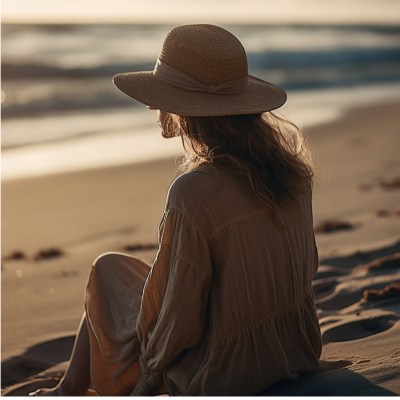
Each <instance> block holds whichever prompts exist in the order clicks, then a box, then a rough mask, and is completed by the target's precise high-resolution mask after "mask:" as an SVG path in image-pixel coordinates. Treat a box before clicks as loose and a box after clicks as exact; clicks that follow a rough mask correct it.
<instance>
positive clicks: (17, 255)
mask: <svg viewBox="0 0 400 400" xmlns="http://www.w3.org/2000/svg"><path fill="white" fill-rule="evenodd" d="M25 259H26V255H25V253H24V252H23V251H21V250H16V251H13V252H12V253H10V254H9V255H8V256H5V257H3V260H25Z"/></svg>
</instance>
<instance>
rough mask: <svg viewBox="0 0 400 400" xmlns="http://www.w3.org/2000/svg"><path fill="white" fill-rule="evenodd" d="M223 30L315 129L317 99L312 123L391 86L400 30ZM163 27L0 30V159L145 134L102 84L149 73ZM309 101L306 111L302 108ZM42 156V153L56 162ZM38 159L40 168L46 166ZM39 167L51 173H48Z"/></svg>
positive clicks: (128, 105)
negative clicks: (343, 101)
mask: <svg viewBox="0 0 400 400" xmlns="http://www.w3.org/2000/svg"><path fill="white" fill-rule="evenodd" d="M224 27H225V28H226V29H228V30H229V31H231V32H232V33H234V34H235V35H236V36H237V37H238V38H239V39H240V40H241V42H242V43H243V45H244V47H245V48H246V51H247V55H248V62H249V70H250V73H251V74H253V75H255V76H258V77H260V78H262V79H265V80H267V81H270V82H273V83H275V84H277V85H280V86H282V87H283V88H284V89H285V90H287V91H288V92H289V94H290V99H293V102H294V104H295V105H297V106H298V107H297V108H299V107H300V106H302V105H303V108H304V109H305V110H306V107H308V112H309V114H311V113H310V107H314V111H313V114H314V116H313V117H314V119H315V120H316V121H317V120H318V118H315V116H316V115H317V111H316V109H315V107H318V106H321V105H322V104H323V103H324V99H325V100H326V101H325V104H326V107H325V109H324V110H322V109H320V110H319V116H320V117H321V116H323V115H328V116H329V115H333V114H334V113H335V110H334V107H333V106H332V105H333V103H334V102H333V99H335V98H337V97H340V98H343V95H342V94H341V95H340V96H338V95H337V93H338V92H341V93H342V92H344V93H346V97H348V98H350V97H351V96H353V97H352V98H353V100H354V102H357V100H358V98H359V100H360V101H361V100H363V99H364V97H368V92H365V89H366V88H369V87H372V86H374V85H375V86H379V87H384V89H383V92H382V91H381V94H382V95H384V94H385V93H386V92H388V91H390V90H391V88H392V96H393V95H394V94H393V92H394V91H396V90H397V87H398V85H399V84H400V26H376V25H375V26H318V25H268V26H267V25H226V26H224ZM171 28H172V26H169V25H7V24H3V26H2V91H1V101H2V149H3V157H4V155H5V156H6V160H11V159H12V157H13V156H12V155H13V154H14V153H15V152H14V153H11V150H15V149H17V148H22V147H24V149H23V151H24V152H25V153H26V151H28V150H27V147H32V146H33V145H35V146H36V150H38V148H37V145H38V144H41V143H49V142H51V143H53V144H55V143H57V142H59V144H60V145H61V144H62V146H63V147H64V148H66V145H67V143H66V140H68V141H69V142H68V143H69V144H71V143H70V142H71V140H72V139H74V138H79V139H80V140H82V139H83V138H84V139H85V140H87V141H88V143H89V144H88V146H90V143H92V145H94V144H95V141H96V140H97V142H98V143H100V142H99V141H100V139H101V140H102V141H103V142H104V143H106V142H107V137H108V139H109V140H111V138H112V137H111V135H113V138H112V139H113V140H115V137H116V133H115V131H117V132H119V133H121V132H125V133H127V132H128V131H130V133H129V135H130V139H129V140H131V137H132V136H134V135H133V134H135V133H136V134H137V137H138V138H139V136H140V135H139V134H142V133H143V132H145V131H148V130H150V126H152V124H153V117H149V116H145V114H144V112H143V111H144V107H143V106H142V105H140V104H139V103H137V102H135V101H132V100H131V99H129V98H128V97H127V96H125V95H123V94H121V93H119V92H118V91H117V90H116V89H115V87H114V86H113V84H112V81H111V78H112V76H113V75H114V74H116V73H118V72H126V71H139V70H151V69H153V67H154V63H155V60H156V58H157V56H158V54H159V52H160V49H161V46H162V42H163V40H164V37H165V35H166V33H167V32H168V31H169V30H170V29H171ZM357 90H358V92H357ZM303 95H304V96H303ZM307 96H308V97H307ZM357 96H358V97H357ZM316 98H318V101H314V103H313V102H310V101H309V100H310V99H316ZM328 100H329V101H328ZM289 105H290V104H289ZM306 111H307V110H306ZM320 119H323V117H321V118H320ZM152 129H154V128H152ZM121 135H122V134H121ZM121 137H122V136H121ZM126 137H127V136H126ZM146 137H147V136H146ZM109 143H111V142H109ZM121 143H122V142H121ZM131 145H132V146H133V147H135V144H134V143H133V142H132V143H131ZM104 146H105V147H107V146H106V145H104ZM31 150H32V151H31V153H32V152H33V150H34V149H33V147H32V148H31ZM7 151H8V153H7ZM49 151H50V150H49ZM51 151H52V153H51V154H50V153H49V152H48V153H43V154H48V158H49V159H54V158H57V157H55V156H54V154H55V153H54V149H53V150H51ZM25 153H24V156H23V157H25V159H26V157H27V155H26V154H25ZM31 153H30V154H31ZM15 154H16V153H15ZM21 154H22V153H21ZM21 154H20V155H19V156H20V157H22V156H21ZM32 154H33V153H32ZM40 154H41V156H40V157H41V159H43V157H44V158H46V157H47V156H46V155H43V154H42V153H40ZM98 154H100V152H98ZM160 154H161V153H160ZM37 157H39V156H37ZM126 157H127V159H128V158H129V155H127V156H126ZM143 157H144V158H145V156H143ZM143 157H142V158H143ZM58 158H59V157H58ZM15 160H17V159H15ZM9 162H10V161H7V163H9ZM18 162H19V161H18V160H17V161H15V162H14V164H13V165H17V164H18ZM99 163H101V160H100V161H98V162H97V164H99ZM10 165H11V164H7V165H5V172H6V173H7V171H11V170H12V167H11V166H10ZM18 168H20V169H21V168H23V167H18ZM43 168H47V169H48V170H49V171H50V170H51V169H52V167H51V165H48V166H47V167H43ZM21 173H22V172H21ZM3 176H4V173H3Z"/></svg>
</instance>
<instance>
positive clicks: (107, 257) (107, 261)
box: [92, 252, 150, 273]
mask: <svg viewBox="0 0 400 400" xmlns="http://www.w3.org/2000/svg"><path fill="white" fill-rule="evenodd" d="M119 265H120V266H125V267H132V266H134V267H135V269H138V268H139V269H144V270H146V271H148V270H149V269H150V266H149V265H147V264H146V263H145V262H143V261H142V260H140V259H138V258H136V257H133V256H131V255H128V254H124V253H118V252H107V253H103V254H100V255H99V256H98V257H97V258H96V259H95V260H94V262H93V266H92V271H93V270H95V271H96V272H100V273H101V271H105V272H107V271H109V269H110V268H111V267H116V266H119Z"/></svg>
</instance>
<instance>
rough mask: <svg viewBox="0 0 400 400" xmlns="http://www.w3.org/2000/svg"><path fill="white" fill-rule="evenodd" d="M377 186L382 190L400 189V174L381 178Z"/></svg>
mask: <svg viewBox="0 0 400 400" xmlns="http://www.w3.org/2000/svg"><path fill="white" fill-rule="evenodd" d="M379 186H380V187H381V188H382V189H384V190H396V189H400V176H397V177H395V178H392V179H381V180H380V181H379Z"/></svg>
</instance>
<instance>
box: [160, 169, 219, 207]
mask: <svg viewBox="0 0 400 400" xmlns="http://www.w3.org/2000/svg"><path fill="white" fill-rule="evenodd" d="M221 183H222V182H221V176H220V174H219V171H218V169H217V168H216V167H215V166H213V165H211V164H201V165H200V166H198V167H197V168H195V169H193V170H192V171H190V172H186V173H184V174H182V175H180V176H178V177H177V178H176V179H175V180H174V181H173V182H172V184H171V186H170V188H169V191H168V198H167V206H168V207H170V208H184V209H187V208H191V207H193V206H194V207H196V206H199V205H201V204H203V205H204V202H205V201H206V202H208V200H209V199H210V197H214V196H215V194H216V192H217V191H218V188H219V187H220V186H221Z"/></svg>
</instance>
